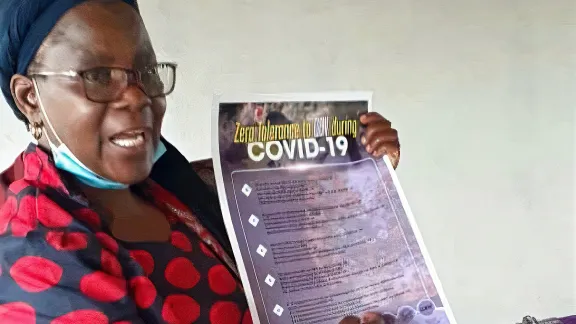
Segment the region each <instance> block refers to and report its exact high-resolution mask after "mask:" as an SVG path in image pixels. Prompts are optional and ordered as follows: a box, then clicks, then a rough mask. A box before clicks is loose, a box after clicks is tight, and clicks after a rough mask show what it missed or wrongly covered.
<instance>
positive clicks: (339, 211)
mask: <svg viewBox="0 0 576 324" xmlns="http://www.w3.org/2000/svg"><path fill="white" fill-rule="evenodd" d="M370 110H371V94H370V93H328V94H301V95H298V94H295V95H248V96H239V97H235V98H223V97H220V98H217V99H216V100H215V106H214V112H213V113H214V118H213V138H215V140H214V144H213V150H214V162H215V163H214V164H215V171H216V177H217V182H218V192H219V196H220V202H221V207H222V211H223V215H224V220H225V223H226V227H227V231H228V233H229V236H230V239H231V241H232V245H233V247H234V256H235V259H236V261H237V264H238V268H239V273H240V276H241V278H242V282H243V284H244V289H245V291H246V295H247V298H248V301H249V304H250V308H251V311H252V316H253V318H254V322H255V323H270V324H291V323H294V324H296V323H310V324H312V323H322V324H324V323H326V324H328V323H334V324H337V323H385V324H388V323H397V324H404V323H405V324H410V323H412V324H455V323H456V322H455V320H454V317H453V315H452V312H451V310H450V308H449V306H448V304H447V301H446V299H445V297H444V294H443V292H442V288H441V286H440V282H439V280H438V278H437V276H436V273H435V271H434V269H433V266H432V263H431V262H430V259H429V257H428V254H427V252H426V250H425V247H424V245H423V242H422V238H421V235H420V233H419V231H418V229H417V227H416V224H415V222H414V219H413V217H412V215H411V213H410V210H409V208H408V206H407V203H406V200H405V198H404V195H403V193H402V191H401V189H400V186H399V183H398V179H397V177H396V174H395V172H394V169H393V167H392V164H391V162H390V160H389V159H388V158H387V157H384V158H381V159H375V158H374V157H372V156H371V155H370V154H368V152H367V151H366V149H365V148H364V146H363V145H362V143H361V138H362V135H363V132H364V130H365V127H364V126H363V125H362V124H361V123H360V116H361V115H362V114H364V113H367V112H369V111H370Z"/></svg>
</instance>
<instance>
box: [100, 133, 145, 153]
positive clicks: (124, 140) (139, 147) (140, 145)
mask: <svg viewBox="0 0 576 324" xmlns="http://www.w3.org/2000/svg"><path fill="white" fill-rule="evenodd" d="M110 143H112V144H113V145H114V146H116V147H119V148H121V149H122V150H123V151H125V152H130V153H139V152H146V151H148V149H152V148H153V145H152V144H153V143H152V129H150V128H147V127H146V128H134V129H130V130H126V131H122V132H119V133H116V134H114V135H113V136H111V137H110Z"/></svg>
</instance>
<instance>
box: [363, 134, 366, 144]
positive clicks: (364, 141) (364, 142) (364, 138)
mask: <svg viewBox="0 0 576 324" xmlns="http://www.w3.org/2000/svg"><path fill="white" fill-rule="evenodd" d="M362 145H366V136H362Z"/></svg>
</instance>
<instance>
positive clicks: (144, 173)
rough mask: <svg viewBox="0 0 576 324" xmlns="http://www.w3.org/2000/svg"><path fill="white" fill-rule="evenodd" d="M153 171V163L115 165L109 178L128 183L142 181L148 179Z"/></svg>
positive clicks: (132, 183)
mask: <svg viewBox="0 0 576 324" xmlns="http://www.w3.org/2000/svg"><path fill="white" fill-rule="evenodd" d="M151 172H152V164H148V163H146V164H142V165H131V166H123V167H121V166H120V165H115V166H114V170H113V172H110V175H111V176H110V177H107V178H108V179H110V180H112V181H115V182H120V183H123V184H127V185H134V184H138V183H141V182H143V181H145V180H146V179H148V177H149V176H150V173H151Z"/></svg>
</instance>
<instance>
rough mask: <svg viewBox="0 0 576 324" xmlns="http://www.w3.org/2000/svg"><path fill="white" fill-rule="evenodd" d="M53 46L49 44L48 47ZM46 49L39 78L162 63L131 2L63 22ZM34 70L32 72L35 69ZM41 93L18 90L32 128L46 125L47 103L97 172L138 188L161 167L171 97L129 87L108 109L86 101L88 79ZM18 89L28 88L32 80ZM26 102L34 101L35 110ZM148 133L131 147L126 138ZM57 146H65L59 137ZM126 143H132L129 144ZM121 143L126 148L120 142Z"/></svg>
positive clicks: (47, 84) (49, 84)
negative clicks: (157, 155)
mask: <svg viewBox="0 0 576 324" xmlns="http://www.w3.org/2000/svg"><path fill="white" fill-rule="evenodd" d="M44 45H45V46H44ZM44 45H43V46H42V48H41V49H40V51H39V54H38V57H37V59H38V61H39V63H40V66H38V67H36V66H33V67H32V68H34V69H37V70H38V71H30V72H31V74H33V73H34V72H44V71H51V72H61V71H68V70H74V71H84V70H87V69H91V68H96V67H117V68H125V69H134V70H139V69H142V68H145V67H148V66H150V65H154V64H156V63H157V62H156V57H155V53H154V50H153V49H152V45H151V42H150V39H149V36H148V33H147V31H146V29H145V27H144V25H143V23H142V21H141V18H140V17H139V15H138V14H137V13H136V11H135V10H134V9H133V8H132V7H130V6H129V5H127V4H125V3H123V2H119V1H116V2H102V1H88V2H86V3H84V4H82V5H80V6H78V7H76V8H74V9H72V10H70V11H69V12H68V13H67V14H66V15H65V16H64V17H62V19H61V20H60V21H59V23H58V24H57V26H56V27H55V28H54V30H53V32H52V33H51V34H50V35H49V37H48V38H47V40H46V41H45V44H44ZM32 68H31V69H32ZM36 80H37V84H38V89H39V94H38V95H37V96H35V95H34V87H32V88H31V89H29V90H30V92H28V93H27V92H26V91H24V90H22V91H18V89H16V90H15V91H14V93H15V96H19V97H22V96H24V97H23V98H18V99H17V102H18V103H19V106H24V108H22V107H21V110H23V112H24V113H25V114H26V115H27V117H28V119H29V120H30V121H31V122H34V121H39V120H42V121H43V123H44V126H45V127H44V137H43V139H41V140H40V144H42V145H43V146H46V147H47V141H46V132H48V135H52V134H51V132H50V128H49V127H47V125H48V123H47V121H46V120H45V118H44V117H43V115H42V114H41V111H40V105H39V104H40V103H39V100H41V103H42V104H43V106H44V108H45V111H46V114H47V115H48V118H49V120H50V122H51V123H52V125H53V127H54V130H55V132H56V133H57V135H58V136H59V137H60V139H61V140H62V142H64V143H65V144H66V145H67V146H68V148H69V149H70V150H71V151H72V153H74V155H75V156H76V157H77V158H78V159H79V160H80V161H81V162H82V163H84V164H85V165H86V166H87V167H88V168H89V169H91V170H92V171H94V172H96V173H98V174H100V175H102V176H104V177H106V178H108V179H111V180H114V181H118V182H122V183H127V184H134V183H138V182H140V181H142V180H144V179H146V178H147V177H148V176H149V174H150V172H151V170H152V165H153V157H154V152H155V149H156V147H157V145H158V142H159V139H160V130H161V126H162V119H163V117H164V113H165V110H166V100H165V98H164V97H157V98H149V97H148V96H147V95H146V94H145V93H144V92H143V91H142V90H141V89H140V88H139V87H138V86H134V85H133V86H129V87H128V88H127V89H126V90H125V91H124V92H123V93H122V94H121V96H120V97H119V98H118V99H116V100H114V101H112V102H107V103H97V102H93V101H90V100H88V99H87V98H86V93H85V91H84V87H83V82H82V80H81V79H79V78H78V79H76V78H65V77H47V78H44V77H40V78H37V79H36ZM13 84H14V86H13V87H18V86H19V84H20V85H21V86H22V87H26V86H27V84H26V82H25V81H22V82H13ZM22 102H24V103H29V104H30V107H28V106H27V105H26V104H24V105H22ZM140 132H143V133H144V138H145V140H144V142H143V143H142V144H141V145H137V146H131V147H126V145H119V142H118V139H119V138H124V139H130V137H131V136H132V138H134V136H135V135H134V134H136V133H140ZM50 139H51V140H52V142H53V143H54V144H56V145H59V144H60V143H58V142H57V141H56V138H55V136H50ZM125 143H126V142H124V144H125ZM120 144H121V143H120Z"/></svg>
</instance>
